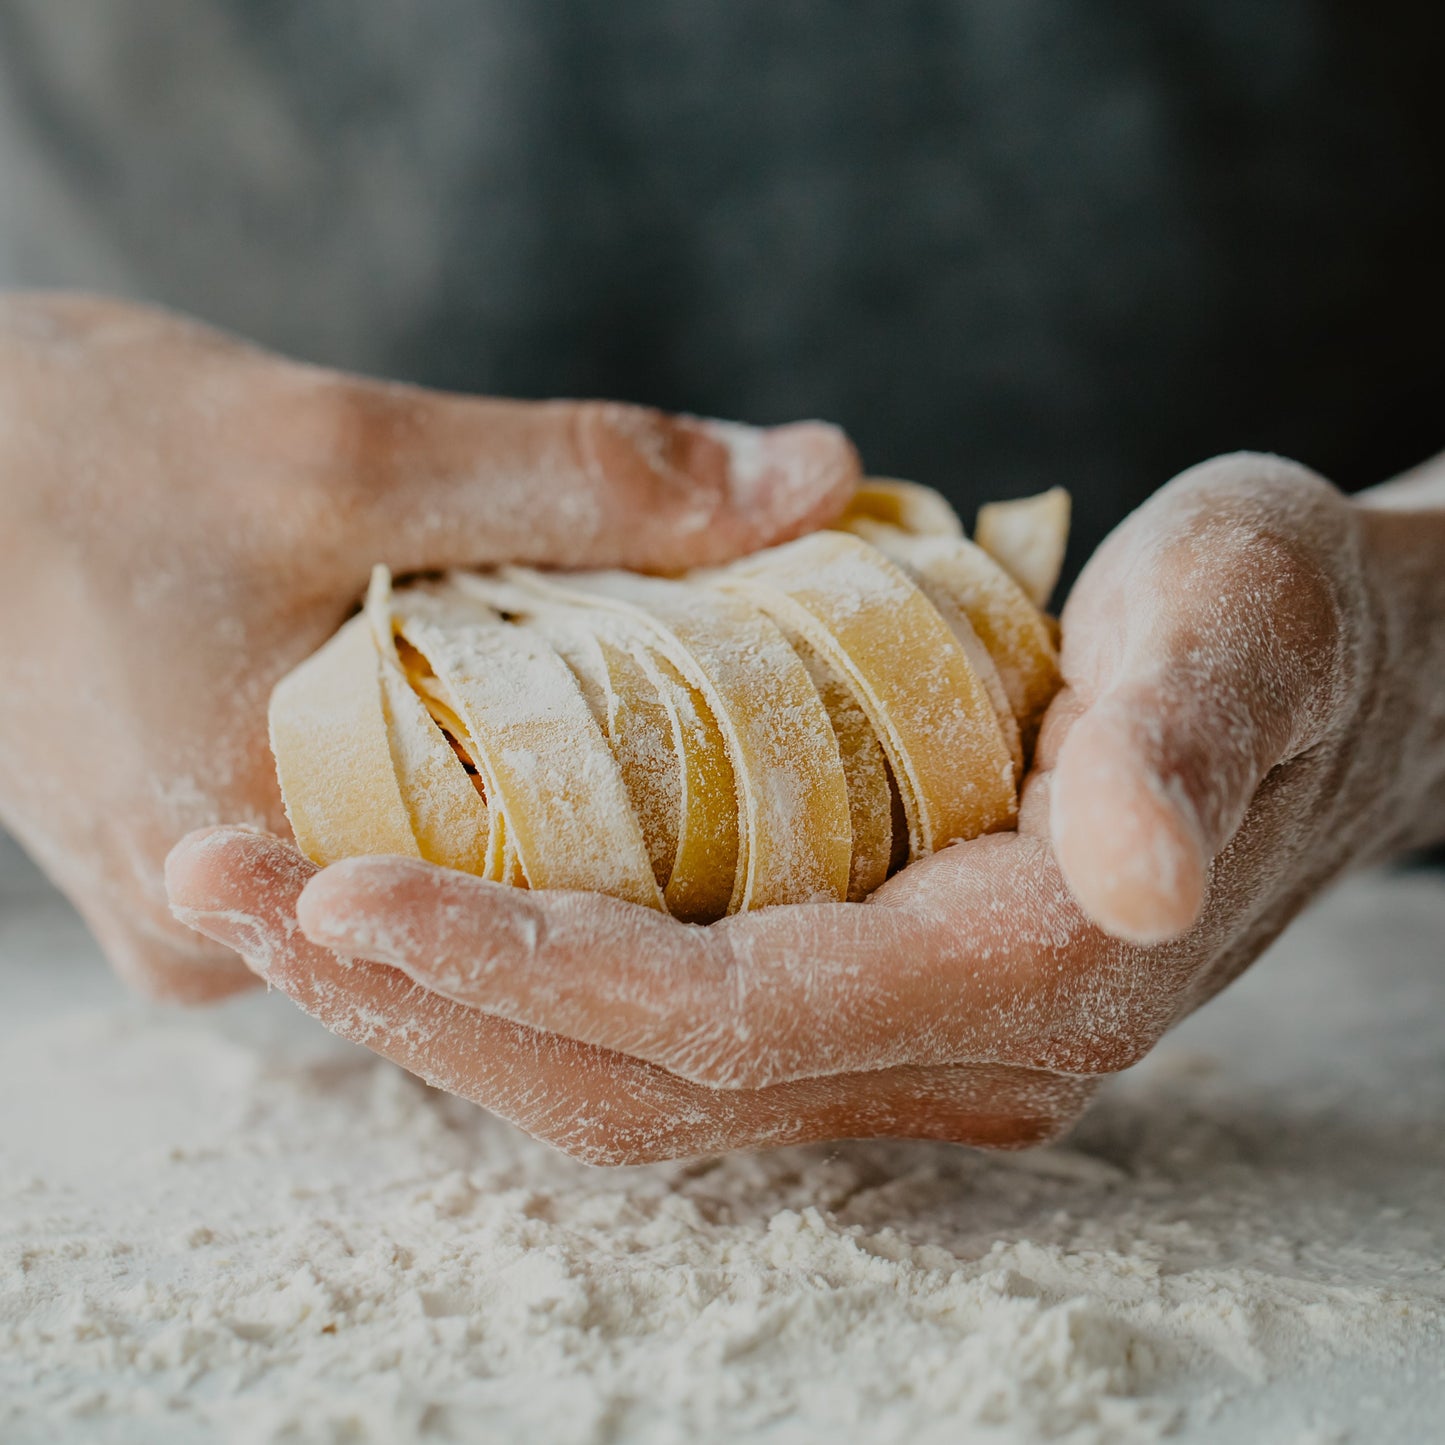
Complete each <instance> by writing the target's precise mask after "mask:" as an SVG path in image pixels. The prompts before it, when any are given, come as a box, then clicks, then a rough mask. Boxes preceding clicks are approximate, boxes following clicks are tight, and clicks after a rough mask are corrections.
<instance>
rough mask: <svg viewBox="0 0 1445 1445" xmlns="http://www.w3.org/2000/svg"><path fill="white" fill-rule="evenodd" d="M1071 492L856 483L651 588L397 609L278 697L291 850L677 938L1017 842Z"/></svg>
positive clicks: (624, 579) (507, 595)
mask: <svg viewBox="0 0 1445 1445" xmlns="http://www.w3.org/2000/svg"><path fill="white" fill-rule="evenodd" d="M1067 529H1068V497H1067V495H1066V494H1065V493H1063V492H1061V491H1057V490H1056V491H1054V492H1049V493H1045V494H1044V495H1043V496H1042V497H1036V498H1029V499H1026V500H1024V501H1021V502H1007V503H998V504H994V505H993V506H991V507H985V508H984V509H982V511H981V512H980V514H979V526H978V537H979V543H981V544H982V545H979V544H976V543H974V542H971V541H969V540H968V539H967V538H966V537H965V536H964V535H963V529H962V527H961V525H960V524H959V521H958V518H957V517H956V516H955V515H954V513H953V512H952V511H951V509H950V508H949V507H948V505H947V504H946V503H945V502H944V501H943V499H942V498H941V497H939V496H938V495H937V494H936V493H933V492H930V491H928V490H927V489H925V488H922V487H918V486H914V485H912V484H909V483H904V482H883V481H876V482H869V483H866V484H865V485H864V486H863V488H862V489H861V490H860V491H859V493H858V495H857V497H856V499H855V501H854V503H853V505H852V506H851V508H850V510H849V511H848V513H847V515H846V516H845V517H844V518H843V519H842V520H841V521H840V522H839V523H838V524H837V528H836V529H834V530H830V531H826V532H818V533H815V534H813V535H811V536H807V537H802V538H800V539H798V540H797V541H794V542H787V543H784V544H783V545H782V546H779V547H772V548H769V549H768V550H766V551H763V552H758V553H755V554H754V555H752V556H750V557H745V558H742V559H741V560H739V561H737V562H734V563H732V564H730V565H729V566H726V567H721V568H716V569H710V570H708V571H703V572H697V573H694V574H691V575H689V576H687V577H685V578H683V579H680V580H663V579H661V578H656V577H644V576H639V575H635V574H632V573H626V572H589V573H547V572H538V571H534V570H531V569H529V568H519V567H508V568H502V569H500V570H499V571H496V572H488V573H463V572H457V573H452V574H449V575H448V576H446V577H445V578H443V579H442V580H440V581H426V582H418V583H415V584H412V585H408V586H403V587H399V588H396V589H393V588H392V585H391V579H390V577H389V576H388V574H387V573H386V570H385V569H384V568H378V569H377V571H376V574H375V576H374V577H373V579H372V586H371V590H370V592H369V594H368V597H367V601H366V607H365V610H364V611H363V612H362V614H361V615H360V616H358V617H355V618H353V619H352V620H351V621H350V622H348V623H347V624H346V625H345V626H344V627H343V628H342V629H341V631H340V632H339V633H337V635H336V636H335V637H334V638H333V639H332V640H331V641H330V642H329V643H327V644H326V646H324V647H323V648H321V650H320V651H319V652H317V653H316V654H315V655H314V656H312V657H311V658H309V659H308V660H307V661H306V662H304V663H302V664H301V666H300V667H298V668H296V669H295V671H293V672H292V673H290V674H289V675H288V676H287V677H285V678H283V679H282V681H281V682H280V683H279V684H278V685H277V687H276V690H275V692H274V694H273V695H272V699H271V746H272V750H273V752H274V754H275V757H276V766H277V773H278V775H279V777H280V781H281V790H282V793H283V796H284V798H285V801H286V809H287V813H288V816H289V817H290V819H291V824H292V827H293V828H294V830H295V833H296V840H297V842H298V844H299V845H300V847H301V849H302V850H303V851H304V852H305V853H306V854H307V856H308V857H310V858H311V859H313V860H314V861H315V862H317V863H321V864H326V863H331V862H335V861H336V860H337V859H340V858H346V857H351V856H354V855H357V854H364V853H391V854H403V855H409V856H412V857H421V858H425V859H427V860H429V861H430V862H433V863H439V864H442V865H445V866H446V867H449V868H458V869H462V870H464V871H466V872H469V873H476V874H479V875H480V876H482V877H484V878H490V879H493V880H495V881H497V882H502V883H511V884H515V885H517V886H519V887H531V888H578V889H586V890H590V891H594V892H600V893H608V894H612V895H614V896H616V897H618V898H625V899H628V900H630V901H632V902H634V903H640V904H645V905H647V906H650V907H653V908H661V909H666V910H667V911H668V912H670V913H672V914H674V915H675V916H677V917H678V918H682V919H686V920H688V921H690V922H708V921H711V920H713V919H716V918H720V917H722V916H724V915H725V914H728V913H735V912H739V911H743V910H746V909H750V908H762V907H766V906H767V905H769V904H776V903H801V902H810V901H818V900H842V899H861V898H863V897H865V896H866V895H867V894H868V893H870V892H871V891H872V890H873V889H874V888H876V887H878V885H879V884H881V883H882V882H883V881H884V880H885V879H886V878H887V877H888V876H889V875H890V874H891V873H892V872H894V871H896V870H897V869H898V868H899V867H901V866H903V864H905V863H907V862H911V861H912V860H914V859H916V858H922V857H925V856H926V855H928V854H929V853H932V852H934V851H935V850H937V849H938V848H941V847H943V846H944V845H946V844H948V843H950V842H954V841H956V840H959V839H967V838H974V837H977V836H979V835H980V834H983V833H987V832H990V831H993V830H996V829H1001V828H1008V827H1011V826H1012V825H1013V824H1014V822H1015V820H1016V816H1017V810H1018V785H1019V779H1020V777H1021V775H1022V771H1023V767H1024V763H1025V759H1026V757H1027V754H1028V751H1029V749H1030V748H1031V747H1032V744H1033V739H1034V735H1035V733H1036V732H1037V728H1038V723H1039V719H1040V717H1041V716H1042V714H1043V711H1044V709H1045V708H1046V707H1047V706H1048V703H1049V701H1050V699H1051V698H1052V697H1053V695H1054V693H1055V691H1056V690H1057V688H1058V685H1059V673H1058V659H1057V654H1056V650H1055V641H1054V639H1055V628H1054V624H1053V622H1052V620H1051V619H1050V618H1049V617H1048V616H1046V615H1045V614H1044V613H1043V612H1042V611H1041V610H1040V609H1041V607H1042V605H1043V603H1044V602H1045V601H1046V599H1047V596H1048V594H1049V592H1050V591H1051V590H1052V588H1053V585H1054V582H1055V580H1056V579H1057V576H1058V571H1059V567H1060V564H1061V561H1062V557H1063V548H1064V541H1065V537H1066V534H1067Z"/></svg>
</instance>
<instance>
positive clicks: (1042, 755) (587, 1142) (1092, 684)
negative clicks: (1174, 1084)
mask: <svg viewBox="0 0 1445 1445" xmlns="http://www.w3.org/2000/svg"><path fill="white" fill-rule="evenodd" d="M1432 525H1435V526H1436V530H1437V541H1436V543H1435V546H1436V551H1435V553H1434V555H1436V556H1437V557H1438V555H1439V554H1438V530H1439V529H1438V522H1437V523H1432ZM1412 529H1413V530H1415V531H1417V532H1418V530H1419V523H1418V522H1415V521H1412V519H1411V518H1410V517H1409V516H1407V515H1399V514H1391V513H1387V512H1383V511H1372V510H1370V509H1368V508H1365V507H1361V506H1359V505H1357V504H1354V503H1351V502H1349V501H1347V500H1346V499H1345V498H1344V497H1343V496H1342V495H1341V494H1339V493H1338V492H1336V491H1335V490H1334V489H1333V488H1331V487H1329V486H1328V485H1327V484H1326V483H1324V482H1323V481H1321V480H1320V479H1319V478H1317V477H1315V476H1314V475H1312V474H1311V473H1308V472H1306V471H1305V470H1304V469H1302V468H1299V467H1296V466H1294V465H1292V464H1290V463H1286V462H1283V461H1280V460H1277V459H1274V458H1268V457H1257V456H1237V457H1229V458H1224V459H1221V460H1218V461H1216V462H1213V463H1207V464H1205V465H1204V466H1201V467H1199V468H1196V469H1194V470H1193V471H1192V472H1189V473H1186V474H1185V475H1184V476H1182V477H1180V478H1178V479H1177V480H1176V481H1175V482H1173V483H1172V484H1171V485H1170V486H1168V487H1167V488H1165V489H1164V490H1163V491H1162V492H1161V493H1159V494H1158V495H1157V496H1156V497H1155V498H1154V499H1153V500H1152V501H1151V502H1149V503H1148V504H1147V505H1146V506H1145V507H1144V508H1143V509H1142V510H1141V511H1140V512H1138V513H1137V514H1135V515H1134V516H1133V517H1132V518H1130V519H1129V520H1128V521H1127V522H1126V523H1125V524H1124V525H1123V526H1122V527H1121V528H1120V529H1119V530H1118V532H1116V534H1115V535H1114V536H1113V537H1112V538H1111V539H1110V540H1109V541H1108V542H1107V543H1106V544H1105V546H1104V547H1103V548H1102V549H1101V551H1100V552H1099V554H1098V555H1097V556H1096V557H1095V558H1094V559H1093V561H1092V562H1091V564H1090V565H1089V567H1088V569H1087V570H1086V572H1085V574H1084V576H1083V577H1082V579H1081V580H1080V582H1079V584H1078V586H1077V587H1076V588H1075V590H1074V593H1073V596H1072V597H1071V599H1070V602H1069V605H1068V608H1067V610H1066V612H1065V616H1064V624H1063V635H1064V673H1065V677H1066V680H1067V685H1066V688H1065V690H1064V692H1063V693H1062V694H1061V695H1060V696H1059V698H1058V699H1057V701H1056V702H1055V703H1054V705H1053V707H1052V709H1051V711H1050V713H1049V715H1048V718H1047V720H1046V723H1045V726H1044V729H1043V733H1042V736H1041V739H1040V742H1039V746H1038V751H1037V756H1036V759H1035V762H1034V766H1033V769H1032V771H1031V773H1030V775H1029V777H1028V779H1027V781H1026V787H1025V795H1024V800H1023V808H1022V815H1021V823H1020V828H1019V831H1018V833H1016V834H1003V835H994V836H990V837H985V838H981V839H978V840H976V841H974V842H969V843H963V844H959V845H955V846H953V847H950V848H948V849H946V850H944V851H943V852H940V853H938V854H935V855H934V856H933V857H931V858H928V859H926V860H924V861H922V862H919V863H916V864H914V865H913V866H912V867H910V868H908V869H906V870H904V872H902V873H901V874H899V875H898V876H897V877H896V878H894V879H893V880H892V881H891V882H889V883H888V884H887V885H885V886H884V887H883V888H882V889H880V890H879V891H878V892H877V893H876V894H874V895H873V897H872V898H871V899H870V900H869V901H868V902H867V903H865V904H862V905H859V904H830V905H809V906H797V907H782V908H773V909H767V910H764V911H762V912H759V913H755V914H749V915H746V916H741V917H736V918H731V919H728V920H726V921H724V922H722V923H718V924H715V925H713V926H711V927H708V928H695V927H688V926H686V925H683V924H680V923H677V922H675V921H673V920H671V919H668V918H666V917H664V916H662V915H660V914H658V913H656V912H653V911H651V910H646V909H642V908H637V907H634V906H631V905H628V904H625V903H621V902H618V901H615V900H612V899H608V898H603V897H598V896H592V895H586V894H577V893H555V894H545V893H528V892H524V891H520V890H516V889H511V888H506V887H501V886H498V885H496V884H491V883H487V882H483V881H481V880H479V879H476V878H473V877H470V876H467V875H463V874H458V873H452V872H447V871H445V870H441V869H437V868H434V867H431V866H429V865H427V864H424V863H420V862H417V861H415V860H411V861H407V860H401V859H389V858H356V859H351V860H348V861H346V862H343V863H339V864H337V865H335V866H333V867H331V868H329V869H327V870H325V871H324V872H322V873H320V874H316V872H315V870H314V869H313V868H312V867H311V866H310V865H309V864H307V863H305V862H304V860H302V859H301V858H300V857H299V855H297V854H296V853H295V852H294V850H292V849H291V848H290V847H289V846H288V845H286V844H283V843H281V842H278V841H276V840H274V839H267V838H260V837H256V836H252V835H242V834H236V833H231V832H219V833H212V834H209V835H205V836H202V837H199V838H197V839H194V840H190V841H188V842H187V843H186V844H184V845H183V846H182V847H181V848H180V849H178V850H177V852H176V854H175V855H173V857H172V860H171V886H172V896H173V898H174V900H175V901H176V903H177V905H178V909H179V911H180V913H181V916H183V917H185V918H186V919H187V920H188V921H189V922H191V923H192V924H193V926H195V927H197V928H199V929H202V930H203V931H205V932H207V933H209V934H211V936H213V937H216V938H219V939H221V940H223V941H225V942H226V943H227V944H229V945H230V946H232V947H235V948H237V949H239V950H240V951H241V952H242V953H243V954H245V955H246V956H247V958H248V959H249V960H250V962H251V963H252V966H253V967H255V968H256V969H257V970H258V972H260V973H262V974H263V975H264V976H265V977H266V978H267V979H268V980H269V981H270V982H271V983H272V984H273V985H274V986H276V987H277V988H279V989H281V990H282V991H284V992H285V993H287V994H289V995H290V996H291V997H292V998H294V999H295V1000H296V1001H297V1002H298V1003H299V1004H300V1005H301V1007H303V1008H304V1009H306V1010H308V1011H309V1012H311V1013H313V1014H315V1015H316V1016H317V1017H318V1018H320V1019H321V1020H322V1021H323V1022H324V1023H326V1024H327V1025H328V1026H329V1027H331V1028H332V1029H334V1030H335V1031H337V1032H338V1033H340V1034H343V1035H345V1036H347V1037H349V1038H354V1039H360V1040H361V1041H363V1042H365V1043H367V1044H368V1045H370V1046H371V1047H372V1048H375V1049H377V1050H379V1051H380V1052H382V1053H384V1054H387V1055H388V1056H390V1057H392V1058H395V1059H397V1060H398V1061H399V1062H401V1063H403V1064H404V1065H405V1066H406V1067H408V1068H411V1069H413V1070H414V1071H416V1072H417V1073H419V1074H421V1075H422V1076H423V1077H425V1078H427V1079H429V1080H431V1081H433V1082H435V1083H438V1084H440V1085H441V1086H443V1087H445V1088H448V1089H451V1090H454V1091H455V1092H457V1093H460V1094H463V1095H465V1096H466V1097H468V1098H471V1099H474V1100H476V1101H477V1102H479V1103H481V1104H484V1105H486V1106H487V1107H488V1108H490V1109H493V1110H495V1111H496V1112H498V1113H500V1114H502V1115H504V1116H505V1117H507V1118H509V1119H512V1120H514V1121H516V1122H517V1123H519V1124H521V1125H522V1126H523V1127H524V1128H526V1129H528V1130H530V1131H531V1132H533V1133H534V1134H538V1135H540V1136H542V1137H544V1138H546V1139H549V1140H550V1141H552V1142H553V1143H555V1144H557V1145H559V1146H560V1147H562V1148H564V1149H566V1150H568V1151H570V1152H572V1153H574V1154H577V1155H579V1156H580V1157H583V1158H586V1159H593V1160H608V1161H614V1162H615V1161H619V1160H641V1159H650V1158H658V1157H664V1156H669V1155H676V1154H690V1153H701V1152H709V1151H714V1150H718V1149H721V1148H725V1147H740V1146H751V1145H759V1144H768V1143H778V1142H784V1141H797V1140H805V1139H819V1138H831V1137H838V1136H841V1135H860V1134H884V1135H888V1134H892V1135H910V1136H915V1137H935V1138H938V1137H942V1138H949V1139H956V1140H960V1141H964V1142H970V1143H983V1144H990V1145H1019V1144H1026V1143H1032V1142H1037V1141H1038V1140H1040V1139H1044V1138H1048V1137H1051V1136H1053V1135H1055V1134H1057V1133H1058V1132H1059V1131H1061V1130H1062V1129H1063V1128H1065V1127H1066V1126H1067V1125H1068V1124H1069V1122H1071V1120H1072V1119H1073V1118H1074V1117H1075V1115H1076V1114H1077V1113H1078V1112H1079V1111H1080V1110H1081V1109H1082V1108H1083V1107H1084V1104H1085V1103H1086V1101H1087V1099H1088V1097H1089V1095H1090V1093H1091V1090H1092V1087H1093V1083H1094V1081H1095V1080H1096V1079H1097V1078H1098V1076H1100V1075H1102V1074H1106V1073H1108V1072H1111V1071H1114V1070H1118V1069H1120V1068H1123V1067H1125V1066H1127V1065H1129V1064H1131V1063H1133V1062H1135V1061H1136V1060H1138V1059H1139V1058H1140V1057H1141V1056H1142V1055H1143V1054H1144V1053H1145V1052H1146V1051H1147V1050H1148V1049H1149V1048H1150V1047H1151V1046H1152V1045H1153V1044H1154V1043H1155V1042H1156V1040H1158V1038H1159V1037H1160V1035H1161V1034H1162V1033H1163V1032H1164V1031H1165V1030H1166V1029H1167V1028H1169V1027H1170V1026H1171V1025H1172V1024H1173V1023H1175V1022H1176V1021H1178V1020H1179V1019H1180V1018H1182V1017H1183V1016H1184V1015H1186V1014H1187V1013H1189V1012H1190V1011H1191V1010H1192V1009H1194V1008H1196V1007H1197V1006H1198V1005H1199V1004H1200V1003H1201V1002H1203V1001H1204V1000H1205V999H1207V998H1208V997H1210V996H1211V995H1212V994H1213V993H1215V992H1216V991H1217V990H1218V989H1220V988H1222V987H1223V986H1224V985H1225V984H1226V983H1227V982H1228V981H1229V980H1230V979H1231V978H1233V977H1234V976H1235V975H1237V974H1238V973H1239V972H1240V971H1241V970H1242V969H1243V968H1245V967H1246V966H1247V965H1248V964H1249V963H1250V962H1251V960H1253V959H1254V958H1255V957H1256V956H1257V955H1258V954H1259V953H1260V952H1261V950H1262V949H1263V948H1264V947H1265V946H1266V945H1267V944H1268V943H1269V941H1270V940H1271V939H1272V938H1274V937H1275V935H1276V934H1277V933H1278V932H1279V931H1280V930H1281V929H1282V928H1283V927H1284V925H1285V924H1286V923H1287V922H1288V920H1289V919H1290V918H1291V917H1292V916H1293V915H1294V914H1295V913H1296V912H1297V911H1298V910H1299V909H1300V908H1301V907H1302V906H1303V905H1304V903H1305V902H1306V901H1307V900H1308V899H1309V898H1310V897H1311V896H1312V895H1313V894H1314V893H1315V892H1317V891H1318V890H1319V889H1320V888H1321V887H1322V886H1323V885H1324V884H1325V883H1326V882H1327V881H1328V880H1330V879H1331V878H1333V877H1334V876H1335V875H1336V874H1337V873H1339V872H1340V871H1341V870H1342V869H1343V868H1345V867H1346V866H1348V865H1350V864H1352V863H1356V862H1362V861H1367V860H1369V859H1373V858H1376V857H1379V856H1382V855H1383V854H1385V853H1386V852H1388V851H1390V850H1391V849H1393V848H1397V847H1401V846H1406V845H1408V844H1410V843H1412V842H1415V841H1419V840H1421V839H1423V838H1424V837H1425V836H1427V835H1429V834H1430V832H1431V830H1432V829H1435V828H1438V827H1439V824H1440V819H1441V816H1442V808H1441V803H1442V800H1445V778H1442V769H1441V767H1440V758H1439V749H1438V738H1436V737H1435V732H1437V731H1438V730H1439V722H1440V718H1441V716H1442V712H1445V710H1442V709H1441V708H1440V706H1439V701H1440V699H1439V692H1438V685H1437V688H1436V691H1435V692H1433V693H1431V694H1430V698H1431V699H1433V701H1431V700H1429V699H1425V698H1423V697H1422V694H1421V693H1420V692H1419V690H1418V680H1419V677H1420V672H1421V665H1422V661H1423V660H1424V659H1425V657H1426V654H1427V652H1428V650H1429V648H1430V647H1431V646H1432V645H1433V644H1432V643H1431V641H1430V637H1431V635H1432V629H1433V632H1438V619H1436V620H1435V621H1434V622H1432V620H1431V618H1432V616H1433V614H1432V612H1431V610H1430V608H1429V607H1428V606H1427V607H1426V608H1424V609H1423V610H1421V609H1420V608H1418V607H1414V606H1413V605H1412V602H1411V598H1412V597H1414V596H1415V595H1416V594H1415V593H1413V592H1412V591H1411V589H1410V588H1409V587H1404V588H1401V587H1400V586H1399V585H1398V584H1399V580H1400V578H1401V577H1404V576H1406V574H1408V573H1409V572H1410V566H1407V565H1406V558H1407V556H1409V555H1411V554H1410V549H1409V545H1408V542H1407V540H1406V538H1407V534H1408V533H1409V532H1410V531H1411V530H1412ZM1415 570H1416V572H1418V571H1419V570H1420V568H1419V566H1418V565H1417V566H1416V567H1415ZM1437 641H1438V639H1437ZM313 875H315V876H313ZM297 919H299V923H300V930H299V931H298V929H297V927H296V920H297ZM353 958H356V959H364V960H367V961H366V962H349V961H348V960H350V959H353Z"/></svg>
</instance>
